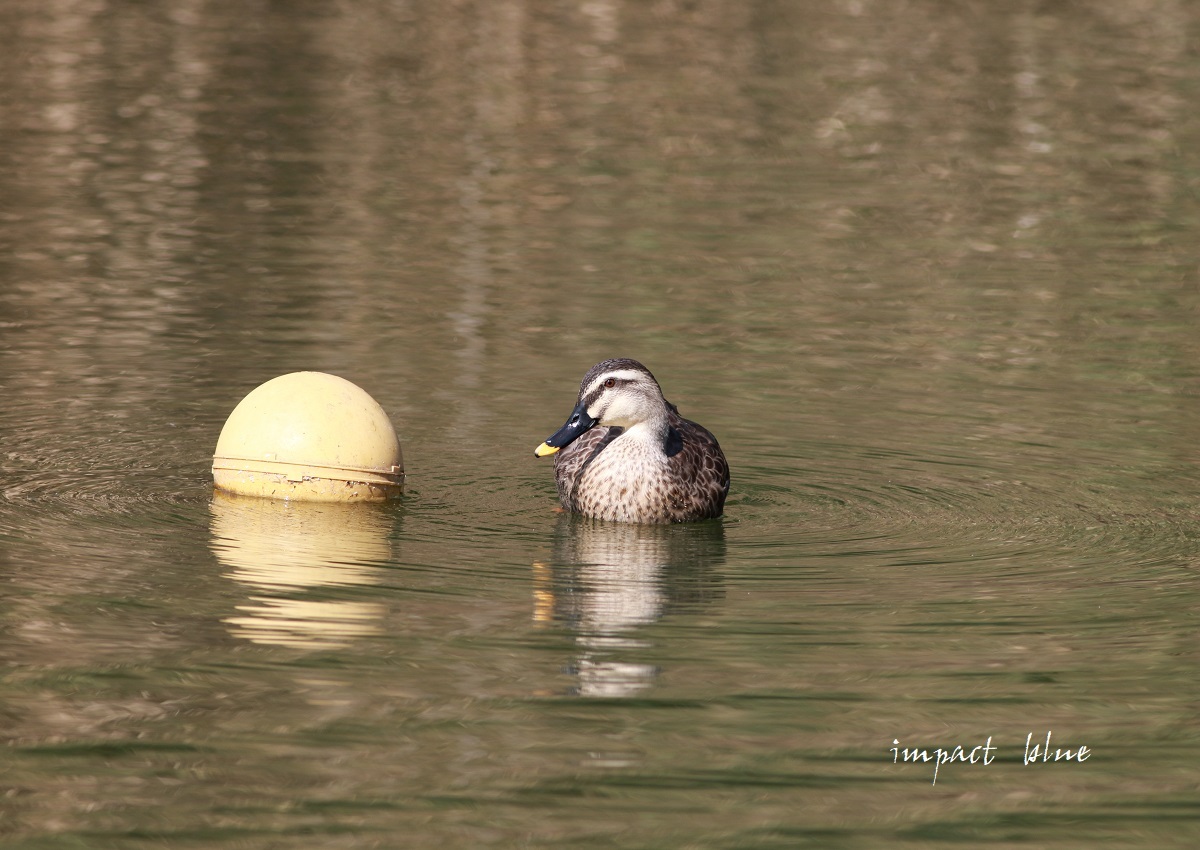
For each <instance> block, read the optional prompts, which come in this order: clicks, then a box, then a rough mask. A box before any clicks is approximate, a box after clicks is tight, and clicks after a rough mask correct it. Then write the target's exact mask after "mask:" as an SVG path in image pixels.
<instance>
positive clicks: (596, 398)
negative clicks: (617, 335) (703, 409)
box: [543, 359, 729, 523]
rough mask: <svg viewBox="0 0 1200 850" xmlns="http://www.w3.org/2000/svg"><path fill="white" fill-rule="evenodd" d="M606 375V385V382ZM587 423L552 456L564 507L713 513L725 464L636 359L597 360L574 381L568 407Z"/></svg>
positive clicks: (609, 516)
mask: <svg viewBox="0 0 1200 850" xmlns="http://www.w3.org/2000/svg"><path fill="white" fill-rule="evenodd" d="M606 380H607V381H608V382H609V385H606ZM581 415H582V416H583V417H584V419H585V423H584V424H585V425H586V420H587V419H594V420H595V422H594V423H593V424H592V425H591V426H589V427H587V428H586V430H583V432H582V433H581V434H578V435H576V436H569V435H568V436H567V437H566V438H565V439H566V440H568V442H566V443H565V445H562V447H561V449H560V450H559V451H558V452H557V454H556V456H555V458H554V477H555V480H556V482H557V484H558V495H559V501H561V502H562V505H563V507H564V508H566V509H568V510H570V511H574V512H576V513H580V514H584V515H585V516H590V517H594V518H596V519H605V520H616V521H620V522H641V523H671V522H691V521H693V520H701V519H710V518H712V517H718V516H720V515H721V512H722V510H723V509H724V505H725V497H726V495H727V494H728V493H729V465H728V463H727V462H726V460H725V455H724V454H723V453H722V452H721V447H720V445H719V444H718V443H717V439H716V437H714V436H713V435H712V434H711V433H710V432H709V431H708V430H707V429H705V428H704V427H703V426H701V425H698V424H696V423H695V422H692V421H690V420H688V419H684V418H683V417H682V416H680V415H679V411H678V410H677V409H676V407H675V405H673V404H671V403H669V402H668V401H667V400H666V399H665V398H663V394H662V390H661V389H660V388H659V385H658V382H657V381H655V380H654V376H653V375H652V374H650V371H649V370H648V369H646V367H645V366H643V365H642V364H640V363H638V362H637V361H636V360H624V359H622V360H605V361H604V362H602V363H598V364H596V365H595V366H593V367H592V368H591V369H590V370H589V371H588V373H587V375H586V376H584V379H583V382H582V384H581V385H580V388H579V398H578V403H577V405H576V411H575V413H574V414H573V415H572V418H571V419H569V420H568V422H567V425H564V426H563V429H562V430H560V431H559V432H558V433H557V434H555V435H554V437H551V438H550V440H548V441H547V443H546V444H543V445H544V446H551V447H553V446H554V443H555V438H558V437H560V435H562V434H563V433H564V432H566V431H567V430H568V429H569V428H570V427H572V423H573V422H575V421H576V420H577V419H579V418H580V416H581Z"/></svg>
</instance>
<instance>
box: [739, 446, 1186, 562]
mask: <svg viewBox="0 0 1200 850" xmlns="http://www.w3.org/2000/svg"><path fill="white" fill-rule="evenodd" d="M771 459H772V463H771V465H765V464H762V463H758V464H754V463H746V464H743V465H742V467H741V468H740V470H739V471H740V475H739V476H738V479H737V482H736V485H737V486H736V488H735V492H734V495H733V496H732V497H731V499H730V503H729V508H728V511H727V515H728V517H729V518H730V520H731V521H732V526H733V528H732V529H731V538H733V537H734V536H736V539H737V541H738V546H739V551H741V552H742V553H743V554H744V555H745V556H746V557H749V558H751V559H755V560H761V561H770V560H773V559H779V560H782V561H785V562H786V561H792V562H795V561H796V560H797V555H798V554H799V555H800V558H801V559H803V557H804V553H806V552H807V553H809V554H810V555H811V556H812V557H813V558H814V559H819V558H824V557H839V558H846V557H852V556H853V557H858V558H861V559H866V560H867V561H868V562H870V563H874V564H877V565H886V566H905V565H919V564H942V565H951V566H954V565H957V566H958V567H959V568H960V569H961V571H962V572H963V573H964V574H971V575H979V576H987V575H992V576H1014V577H1015V576H1019V575H1022V574H1027V573H1036V572H1038V571H1039V570H1041V569H1043V568H1044V567H1043V565H1045V564H1049V563H1054V564H1057V565H1060V566H1059V568H1060V569H1062V568H1063V567H1062V566H1061V565H1063V564H1066V565H1068V567H1069V568H1077V567H1079V566H1082V565H1086V564H1088V563H1105V562H1108V561H1112V560H1121V561H1123V562H1125V563H1134V564H1146V565H1153V564H1155V563H1157V562H1160V561H1162V562H1174V563H1179V562H1180V561H1181V556H1182V559H1183V560H1186V557H1187V555H1186V553H1188V552H1191V553H1193V557H1194V556H1195V555H1196V554H1200V553H1198V551H1197V550H1198V548H1200V547H1198V538H1200V535H1198V533H1197V531H1196V518H1197V511H1196V510H1194V509H1191V508H1189V507H1188V505H1187V500H1186V498H1184V497H1183V494H1186V492H1187V491H1188V490H1189V488H1191V487H1194V486H1195V482H1190V483H1189V482H1188V481H1182V482H1179V483H1178V484H1177V487H1178V489H1179V492H1180V493H1181V498H1180V499H1179V500H1178V502H1177V507H1176V508H1173V509H1164V507H1163V505H1164V501H1163V493H1162V490H1161V488H1158V489H1156V490H1155V491H1154V492H1153V494H1151V495H1147V496H1145V497H1144V499H1143V500H1142V501H1139V499H1138V497H1137V495H1136V494H1134V493H1130V492H1126V491H1119V490H1115V489H1111V488H1099V487H1096V486H1094V485H1088V484H1085V483H1082V482H1081V481H1080V480H1079V478H1078V477H1077V476H1074V475H1073V474H1072V471H1071V470H1063V471H1055V470H1039V471H1038V475H1037V478H1036V479H1033V478H1032V477H1031V476H1029V477H1027V476H1022V477H1017V476H1014V475H1012V474H1011V472H1012V470H1011V469H1006V468H1005V467H1004V465H1003V464H1000V463H997V462H995V461H993V460H992V459H990V458H987V457H977V456H964V455H957V456H956V455H950V454H942V455H940V456H938V455H917V454H914V453H909V452H902V451H896V450H887V451H880V450H872V449H862V448H859V447H854V446H848V445H841V444H823V445H820V446H807V447H804V450H803V456H793V457H787V456H784V455H781V454H780V453H779V452H772V453H771Z"/></svg>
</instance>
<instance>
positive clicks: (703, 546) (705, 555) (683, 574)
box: [533, 514, 725, 697]
mask: <svg viewBox="0 0 1200 850" xmlns="http://www.w3.org/2000/svg"><path fill="white" fill-rule="evenodd" d="M724 560H725V529H724V526H723V525H722V524H721V523H700V524H694V525H643V524H631V523H616V522H604V521H599V520H593V519H589V518H586V517H580V516H577V515H571V514H562V515H560V516H559V519H558V524H557V526H556V528H555V534H554V545H553V555H552V557H551V559H550V560H549V562H541V561H539V562H535V563H534V565H533V575H534V614H533V616H534V620H535V621H536V622H539V623H552V622H560V623H563V624H565V625H566V626H567V627H569V628H571V629H573V630H575V631H576V632H578V636H577V638H576V642H577V643H578V645H579V646H580V647H581V648H582V652H580V654H579V655H578V656H577V657H576V659H575V660H574V661H573V663H572V665H571V672H572V674H573V675H575V676H576V677H577V679H578V685H577V687H576V691H575V692H576V693H578V694H579V695H581V696H592V697H627V696H633V695H635V694H637V693H639V692H640V691H643V690H645V689H646V688H648V687H650V685H652V684H653V683H654V680H655V678H656V677H657V675H658V673H659V669H658V667H657V666H656V665H653V664H646V663H642V662H637V661H631V660H621V659H620V658H618V657H617V656H618V655H625V656H626V658H628V657H629V656H630V655H636V654H637V653H638V652H640V651H642V650H645V649H647V648H649V647H650V646H651V644H650V643H649V642H648V641H646V640H645V639H642V638H639V637H638V636H637V630H638V629H639V627H642V626H646V625H648V624H651V623H654V622H656V621H658V620H659V619H661V618H662V617H663V616H665V615H668V614H670V613H672V612H677V611H681V610H687V609H690V608H695V607H699V606H701V605H705V604H707V603H709V602H711V601H713V600H714V599H717V598H719V597H720V596H721V594H722V588H721V584H720V578H719V576H718V575H717V574H716V573H715V568H716V567H718V566H719V565H720V564H722V563H724Z"/></svg>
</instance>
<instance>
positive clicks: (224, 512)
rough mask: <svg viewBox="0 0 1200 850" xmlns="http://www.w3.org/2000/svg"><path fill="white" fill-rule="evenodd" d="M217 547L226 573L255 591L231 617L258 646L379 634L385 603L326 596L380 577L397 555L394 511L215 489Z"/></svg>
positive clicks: (238, 632) (320, 645)
mask: <svg viewBox="0 0 1200 850" xmlns="http://www.w3.org/2000/svg"><path fill="white" fill-rule="evenodd" d="M211 512H212V520H211V534H212V539H211V543H210V546H211V547H212V551H213V554H214V555H216V556H217V559H218V560H219V561H220V562H221V563H222V564H223V565H224V566H225V567H226V568H227V569H228V571H227V572H226V575H227V576H228V577H229V578H231V579H233V580H234V581H236V582H238V583H239V584H241V585H243V586H245V587H246V588H247V590H248V591H250V592H251V595H250V596H249V599H248V601H247V602H246V603H243V604H240V605H238V606H237V609H238V611H240V612H242V613H241V614H239V615H238V616H232V617H226V618H224V622H225V623H226V624H228V625H229V627H230V633H231V634H233V635H234V636H235V637H239V638H244V639H246V640H250V641H253V642H255V643H262V644H277V645H280V646H293V647H304V648H307V649H329V648H333V647H339V646H345V645H347V644H349V643H350V642H352V641H353V640H354V639H355V638H359V637H365V636H369V635H374V634H379V633H380V630H381V626H380V622H381V621H382V619H383V615H384V606H383V605H382V604H380V603H377V602H364V601H357V600H338V599H327V598H321V591H326V590H328V589H331V588H339V587H361V586H370V585H373V584H377V583H379V582H380V581H381V579H380V569H379V567H378V566H376V565H379V564H386V563H387V562H388V561H389V559H390V558H391V557H392V541H391V535H392V532H393V523H394V518H393V515H392V514H390V513H387V512H386V511H385V510H384V509H383V508H381V507H378V506H371V505H342V504H320V503H310V502H293V501H284V500H278V499H256V498H250V497H238V496H231V495H229V494H227V493H222V492H220V491H214V493H213V500H212V506H211Z"/></svg>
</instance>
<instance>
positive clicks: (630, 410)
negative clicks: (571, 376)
mask: <svg viewBox="0 0 1200 850" xmlns="http://www.w3.org/2000/svg"><path fill="white" fill-rule="evenodd" d="M666 418H667V401H666V399H664V398H663V394H662V389H661V388H660V387H659V386H658V381H656V380H654V376H653V375H652V374H650V370H649V369H647V368H646V367H645V366H643V365H642V364H641V363H639V362H637V361H636V360H628V359H619V360H605V361H603V362H600V363H597V364H596V365H595V366H593V367H592V368H591V369H589V370H588V373H587V374H586V375H584V376H583V382H582V383H581V384H580V385H579V398H578V400H577V402H576V404H575V409H574V410H572V411H571V415H570V416H569V417H567V421H566V423H565V424H564V425H563V426H562V427H561V428H559V429H558V430H557V431H555V432H554V433H553V434H551V435H550V436H549V437H548V438H547V439H546V442H544V443H542V444H541V445H540V446H538V447H537V448H536V449H534V450H533V453H534V454H535V455H537V456H538V457H545V456H546V455H552V454H554V453H555V452H557V451H558V450H559V449H561V448H563V447H564V446H568V445H570V444H571V443H572V442H574V441H575V440H577V439H579V437H580V436H582V435H583V434H584V433H586V432H587V431H588V430H590V429H591V428H594V427H595V426H596V425H602V426H605V427H617V428H632V427H634V426H636V425H640V424H643V423H655V424H657V423H660V422H661V423H663V425H664V427H665V423H666Z"/></svg>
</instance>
